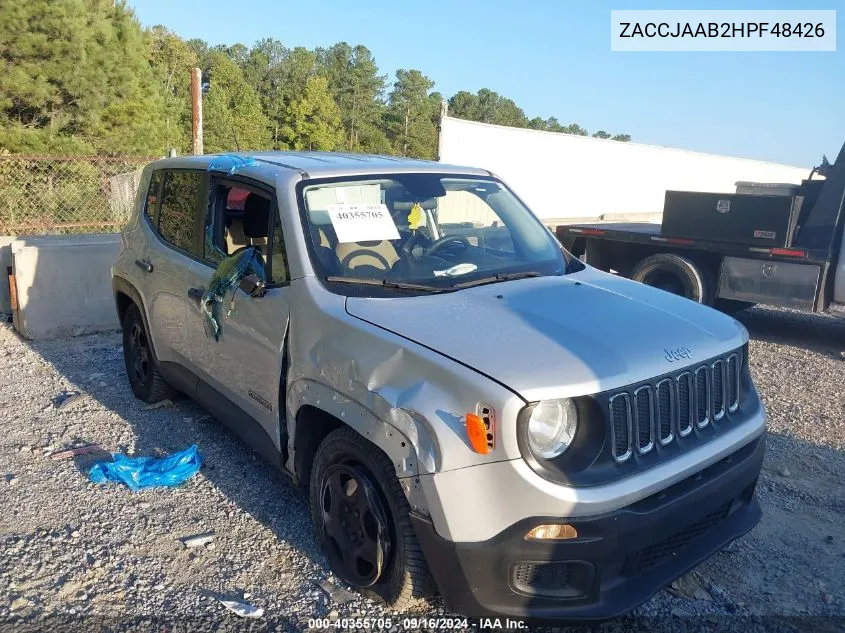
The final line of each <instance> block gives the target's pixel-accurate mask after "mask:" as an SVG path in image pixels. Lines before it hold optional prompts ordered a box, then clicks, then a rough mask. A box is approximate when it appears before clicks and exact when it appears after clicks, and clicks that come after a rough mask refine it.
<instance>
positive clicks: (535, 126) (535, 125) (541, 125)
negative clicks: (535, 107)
mask: <svg viewBox="0 0 845 633" xmlns="http://www.w3.org/2000/svg"><path fill="white" fill-rule="evenodd" d="M528 127H529V128H531V129H532V130H545V129H547V127H546V121H545V119H543V117H539V116H535V117H534V118H533V119H531V120H530V121H529V122H528Z"/></svg>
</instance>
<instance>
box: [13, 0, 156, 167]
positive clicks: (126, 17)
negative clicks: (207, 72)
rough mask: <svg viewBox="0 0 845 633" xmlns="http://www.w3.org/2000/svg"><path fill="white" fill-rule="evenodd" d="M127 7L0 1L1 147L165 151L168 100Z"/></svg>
mask: <svg viewBox="0 0 845 633" xmlns="http://www.w3.org/2000/svg"><path fill="white" fill-rule="evenodd" d="M146 51H147V45H146V35H145V33H144V32H143V31H142V30H141V27H140V25H139V24H138V21H137V20H136V19H135V17H134V15H133V14H132V11H131V10H130V9H129V8H127V6H126V4H125V3H124V2H116V3H115V2H113V0H4V1H3V2H2V3H0V57H2V59H3V60H4V62H5V63H4V69H3V80H2V82H0V130H2V131H0V147H2V148H3V149H5V150H7V151H10V152H22V151H69V152H79V153H124V152H125V153H146V154H149V153H160V152H162V151H163V149H164V147H163V136H164V135H163V133H162V127H161V121H162V120H163V118H164V117H163V106H164V103H163V99H162V98H161V94H160V92H159V90H157V89H156V82H155V79H154V76H153V72H152V70H151V68H150V65H149V62H148V60H147V58H146Z"/></svg>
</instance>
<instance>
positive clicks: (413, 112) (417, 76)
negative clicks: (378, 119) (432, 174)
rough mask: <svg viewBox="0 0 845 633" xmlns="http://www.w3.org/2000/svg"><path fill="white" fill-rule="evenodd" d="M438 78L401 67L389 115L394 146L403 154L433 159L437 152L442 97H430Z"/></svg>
mask: <svg viewBox="0 0 845 633" xmlns="http://www.w3.org/2000/svg"><path fill="white" fill-rule="evenodd" d="M433 87H434V82H433V81H431V79H429V78H428V77H426V76H425V75H423V74H422V73H421V72H420V71H419V70H403V69H400V70H397V71H396V83H394V84H393V91H392V92H391V93H390V105H389V107H388V112H387V116H386V120H387V130H388V134H389V136H390V138H391V139H392V140H393V149H394V151H395V152H396V153H398V154H402V155H403V156H417V157H419V158H429V159H433V158H435V157H436V154H437V116H438V114H439V110H438V108H439V99H438V100H437V101H435V100H434V99H432V98H430V96H429V90H431V89H432V88H433Z"/></svg>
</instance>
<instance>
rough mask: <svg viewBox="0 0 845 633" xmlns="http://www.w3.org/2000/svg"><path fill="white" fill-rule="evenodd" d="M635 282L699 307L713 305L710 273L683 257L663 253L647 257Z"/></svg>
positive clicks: (635, 271)
mask: <svg viewBox="0 0 845 633" xmlns="http://www.w3.org/2000/svg"><path fill="white" fill-rule="evenodd" d="M631 279H633V280H634V281H639V282H641V283H644V284H647V285H649V286H654V287H655V288H660V289H661V290H665V291H666V292H671V293H672V294H676V295H680V296H682V297H686V298H687V299H691V300H692V301H695V302H696V303H703V304H705V305H711V303H712V299H711V298H710V297H711V295H710V283H709V279H708V275H707V272H706V271H705V270H703V269H702V268H699V267H698V266H697V265H696V264H695V263H694V262H692V261H691V260H689V259H687V258H686V257H683V256H682V255H675V254H674V253H660V254H659V255H652V256H651V257H646V258H645V259H644V260H642V261H641V262H640V263H639V264H637V265H636V266H634V269H633V270H632V271H631Z"/></svg>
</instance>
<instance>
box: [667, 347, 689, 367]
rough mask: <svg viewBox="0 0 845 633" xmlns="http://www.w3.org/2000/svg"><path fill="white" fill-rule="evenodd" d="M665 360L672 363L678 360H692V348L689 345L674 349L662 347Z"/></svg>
mask: <svg viewBox="0 0 845 633" xmlns="http://www.w3.org/2000/svg"><path fill="white" fill-rule="evenodd" d="M663 352H664V356H663V358H665V359H666V360H667V361H669V362H670V363H674V362H675V361H679V360H692V350H691V349H690V348H689V347H676V348H674V349H667V348H664V349H663Z"/></svg>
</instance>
